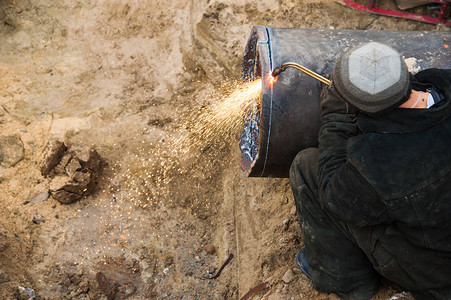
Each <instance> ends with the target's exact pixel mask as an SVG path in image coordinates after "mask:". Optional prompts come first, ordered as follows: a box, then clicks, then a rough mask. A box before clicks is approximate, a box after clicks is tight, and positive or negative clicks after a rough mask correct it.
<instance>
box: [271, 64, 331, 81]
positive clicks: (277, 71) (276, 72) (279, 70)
mask: <svg viewBox="0 0 451 300" xmlns="http://www.w3.org/2000/svg"><path fill="white" fill-rule="evenodd" d="M287 68H295V69H298V70H300V71H302V72H304V73H305V74H307V75H309V76H311V77H313V78H315V79H316V80H319V81H321V82H322V83H324V84H327V85H330V80H329V79H327V78H325V77H323V76H321V75H319V74H318V73H315V72H313V71H312V70H310V69H307V68H306V67H304V66H302V65H300V64H297V63H294V62H286V63H283V64H281V65H280V66H278V67H277V68H275V69H274V71H273V72H272V76H273V77H276V76H278V75H279V74H280V73H282V72H283V71H285V70H286V69H287Z"/></svg>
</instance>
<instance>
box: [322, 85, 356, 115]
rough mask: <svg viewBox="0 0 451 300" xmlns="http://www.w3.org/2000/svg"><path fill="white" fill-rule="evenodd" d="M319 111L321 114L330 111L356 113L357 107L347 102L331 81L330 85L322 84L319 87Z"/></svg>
mask: <svg viewBox="0 0 451 300" xmlns="http://www.w3.org/2000/svg"><path fill="white" fill-rule="evenodd" d="M320 97H321V102H320V106H321V111H322V116H325V115H327V114H330V113H338V114H354V115H355V114H357V112H358V111H357V108H355V107H354V106H353V105H351V104H350V103H348V102H347V101H346V100H345V98H343V96H342V95H341V94H340V93H339V92H338V90H337V89H336V87H335V85H334V83H333V81H332V84H331V85H330V86H328V85H324V86H323V88H322V89H321V94H320Z"/></svg>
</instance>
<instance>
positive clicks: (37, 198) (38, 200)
mask: <svg viewBox="0 0 451 300" xmlns="http://www.w3.org/2000/svg"><path fill="white" fill-rule="evenodd" d="M48 198H49V191H45V192H43V193H40V194H37V195H36V196H33V197H31V198H30V199H28V200H27V201H26V203H32V204H38V203H41V202H43V201H45V200H47V199H48Z"/></svg>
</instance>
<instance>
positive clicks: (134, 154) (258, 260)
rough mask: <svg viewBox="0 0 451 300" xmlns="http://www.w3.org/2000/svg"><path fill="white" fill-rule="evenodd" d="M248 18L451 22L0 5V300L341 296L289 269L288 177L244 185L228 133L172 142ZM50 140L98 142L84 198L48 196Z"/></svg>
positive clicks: (275, 9) (178, 7)
mask: <svg viewBox="0 0 451 300" xmlns="http://www.w3.org/2000/svg"><path fill="white" fill-rule="evenodd" d="M381 2H382V5H384V6H385V7H392V8H393V6H394V4H393V3H392V2H391V1H388V0H387V1H381ZM254 25H264V26H269V27H305V28H336V29H377V30H388V29H391V30H448V29H447V28H444V27H441V26H435V25H427V24H423V23H419V22H414V21H406V20H398V19H393V18H387V17H381V16H375V15H369V14H364V13H360V12H357V11H355V10H352V9H350V8H347V7H344V6H343V5H340V4H339V3H338V2H336V1H328V0H327V1H326V0H268V1H248V0H222V1H221V0H220V1H217V0H189V1H185V0H171V1H167V0H165V1H163V0H154V1H138V0H100V1H93V0H84V1H68V0H63V1H51V0H35V1H27V0H3V1H1V2H0V135H1V136H2V137H8V139H1V140H0V142H3V144H6V142H5V141H14V143H10V144H13V145H15V147H12V148H10V150H11V149H12V150H11V151H9V152H8V155H9V158H11V159H14V158H16V159H17V160H19V161H18V162H17V163H11V164H3V165H2V166H1V167H0V172H1V173H0V189H1V191H2V193H1V194H0V203H1V207H2V209H1V210H0V298H1V299H27V296H26V295H27V291H28V292H29V293H30V294H29V295H31V290H30V289H33V290H34V292H35V294H36V298H37V299H125V298H128V299H239V298H240V297H242V296H243V295H245V294H246V292H248V291H249V290H250V289H251V288H252V287H254V286H257V285H258V284H260V283H262V282H269V284H268V286H267V287H266V288H265V289H264V290H262V291H260V292H258V293H257V294H256V295H255V296H253V297H252V298H251V299H262V298H264V299H337V297H336V296H335V295H328V294H322V293H318V292H316V291H315V290H314V289H313V288H312V286H311V284H310V282H309V280H308V279H307V278H306V277H305V276H304V275H302V274H301V273H300V272H299V271H298V270H297V269H296V267H295V264H294V255H295V253H296V251H297V250H298V249H299V247H301V246H302V243H303V240H302V236H301V233H300V229H299V227H298V225H297V224H296V216H295V211H294V206H293V198H292V195H291V192H290V189H289V184H288V181H287V180H286V179H267V178H266V179H255V178H251V179H250V178H244V177H243V176H242V175H241V171H240V167H239V148H238V143H237V141H236V142H235V143H232V145H228V144H227V143H223V142H218V141H213V142H211V143H208V144H206V145H204V146H203V147H192V148H188V149H181V148H183V147H185V146H186V145H187V144H186V136H187V135H188V134H189V132H190V128H192V126H193V125H194V124H192V120H194V119H195V118H194V116H196V115H197V114H199V112H202V110H201V109H202V108H205V107H208V106H209V105H212V104H214V102H215V101H216V100H215V98H212V97H210V96H209V95H210V94H211V93H212V92H213V91H215V90H219V89H221V88H223V87H224V86H225V85H226V84H229V83H230V82H233V81H234V80H238V79H239V76H240V64H241V58H242V54H243V50H244V46H245V44H246V41H247V37H248V35H249V33H250V31H251V28H252V26H254ZM51 140H59V141H62V142H64V143H65V144H66V145H67V146H69V147H92V148H95V149H96V150H97V152H98V153H99V154H100V156H101V157H102V159H103V161H104V167H103V170H101V173H99V174H97V175H98V185H97V187H96V189H95V190H94V192H93V194H91V195H90V196H87V197H84V198H83V199H82V200H80V201H78V202H76V203H74V204H61V203H60V202H58V201H56V200H55V199H54V197H52V196H49V194H48V191H49V189H50V185H51V183H52V180H53V179H52V178H51V177H49V176H47V177H45V176H43V175H42V174H41V172H40V166H41V164H42V153H43V151H44V147H45V145H46V144H47V143H48V142H49V141H51ZM22 150H23V153H22ZM181 150H185V151H181ZM5 153H6V152H5ZM5 155H6V154H4V156H5ZM1 159H2V160H3V161H6V160H5V159H6V158H5V157H3V158H1ZM66 170H67V169H66ZM286 220H289V221H286ZM284 221H285V224H288V225H284V224H283V223H284ZM230 254H233V255H234V258H233V259H232V261H231V263H230V264H228V265H227V266H226V267H225V268H224V270H223V272H222V273H221V275H220V277H219V278H218V279H206V277H209V276H210V277H211V275H209V274H212V273H215V272H216V271H217V270H218V268H219V266H220V265H221V264H222V263H223V262H224V261H225V260H226V259H227V257H229V255H230ZM19 287H22V289H21V288H19ZM23 288H29V289H28V290H24V289H23ZM397 292H400V291H397V290H396V288H395V287H393V286H391V285H390V284H388V283H383V285H382V287H381V290H380V292H379V294H378V295H377V296H376V297H374V299H378V300H382V299H384V300H385V299H388V298H390V297H391V296H393V295H394V294H396V293H397ZM400 297H403V298H404V299H411V298H409V297H408V296H400Z"/></svg>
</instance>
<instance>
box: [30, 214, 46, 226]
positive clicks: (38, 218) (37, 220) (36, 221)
mask: <svg viewBox="0 0 451 300" xmlns="http://www.w3.org/2000/svg"><path fill="white" fill-rule="evenodd" d="M44 222H45V219H44V217H43V216H41V215H40V214H38V213H35V214H34V215H33V223H34V224H38V225H39V224H41V223H44Z"/></svg>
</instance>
